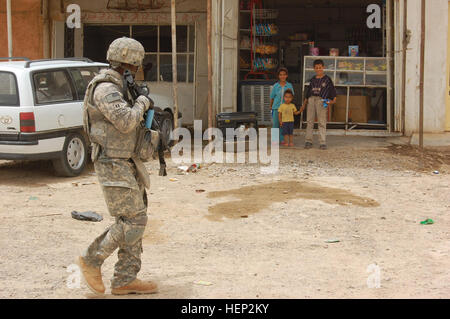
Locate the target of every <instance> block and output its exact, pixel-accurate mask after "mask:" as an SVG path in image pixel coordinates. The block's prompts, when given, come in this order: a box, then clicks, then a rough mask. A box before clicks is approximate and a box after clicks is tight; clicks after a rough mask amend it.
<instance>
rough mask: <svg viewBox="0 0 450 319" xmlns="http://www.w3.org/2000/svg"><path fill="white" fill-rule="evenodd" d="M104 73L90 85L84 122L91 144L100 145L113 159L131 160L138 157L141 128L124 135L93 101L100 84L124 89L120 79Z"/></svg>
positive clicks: (87, 91) (85, 101) (108, 72)
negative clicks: (107, 83) (137, 142)
mask: <svg viewBox="0 0 450 319" xmlns="http://www.w3.org/2000/svg"><path fill="white" fill-rule="evenodd" d="M110 71H111V70H107V71H103V72H101V73H100V74H99V75H97V76H96V77H95V78H94V79H93V80H92V81H91V82H90V83H89V85H88V87H87V90H86V96H85V98H84V104H83V122H84V129H85V131H86V134H87V135H88V137H89V140H90V142H91V143H96V144H99V145H100V146H101V147H102V149H103V151H104V153H105V155H106V156H108V157H112V158H131V157H133V156H135V155H136V153H135V150H136V140H137V131H138V130H139V126H138V127H136V129H134V130H133V131H131V132H129V133H126V134H124V133H122V132H120V131H119V130H118V129H116V127H115V126H114V125H113V124H112V123H111V122H110V121H109V120H108V119H107V118H106V117H105V116H104V115H103V114H102V112H100V110H99V109H98V107H97V105H95V102H94V100H93V98H94V91H95V89H96V87H97V85H98V84H100V83H105V82H109V83H113V84H115V85H117V86H118V87H119V88H122V87H123V83H122V82H121V80H120V79H117V77H115V76H113V75H112V74H111V73H110Z"/></svg>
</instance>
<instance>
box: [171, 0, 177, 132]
mask: <svg viewBox="0 0 450 319" xmlns="http://www.w3.org/2000/svg"><path fill="white" fill-rule="evenodd" d="M171 18H172V21H171V24H172V74H173V76H172V83H173V103H174V113H175V114H174V126H175V128H177V127H178V69H177V19H176V6H175V0H171Z"/></svg>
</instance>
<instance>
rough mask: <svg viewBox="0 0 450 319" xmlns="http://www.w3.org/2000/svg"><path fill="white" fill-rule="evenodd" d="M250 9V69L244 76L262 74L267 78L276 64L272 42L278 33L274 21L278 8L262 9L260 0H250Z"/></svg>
mask: <svg viewBox="0 0 450 319" xmlns="http://www.w3.org/2000/svg"><path fill="white" fill-rule="evenodd" d="M250 7H251V9H250V11H251V27H250V36H251V59H252V60H251V68H252V69H251V71H250V72H249V73H248V74H247V75H246V76H245V77H244V79H247V78H248V77H249V76H250V75H255V76H264V77H265V78H266V79H268V78H269V77H268V74H269V73H273V70H274V69H276V68H277V66H278V60H277V59H276V58H275V56H274V55H275V54H276V53H277V52H278V46H277V45H276V44H275V43H274V40H273V37H274V36H276V35H278V32H279V30H278V26H277V25H276V24H275V23H274V22H275V21H274V20H276V19H277V18H278V10H273V9H264V8H263V1H262V0H250Z"/></svg>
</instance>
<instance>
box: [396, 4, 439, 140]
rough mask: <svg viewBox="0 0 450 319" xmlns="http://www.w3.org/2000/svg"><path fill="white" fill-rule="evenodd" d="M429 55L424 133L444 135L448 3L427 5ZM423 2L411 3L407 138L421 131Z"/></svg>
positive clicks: (427, 47)
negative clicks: (442, 133)
mask: <svg viewBox="0 0 450 319" xmlns="http://www.w3.org/2000/svg"><path fill="white" fill-rule="evenodd" d="M426 4H427V8H426V19H427V24H426V27H427V31H426V47H425V50H426V53H425V84H424V85H425V103H424V114H425V120H424V130H425V132H427V133H441V132H444V131H445V116H446V91H447V88H446V85H447V84H446V83H447V79H446V78H447V72H446V70H447V46H446V43H447V36H448V34H447V33H448V0H433V1H426ZM420 15H421V1H420V0H408V29H409V30H411V42H410V43H409V45H408V51H407V61H406V63H407V73H406V77H407V82H406V110H405V135H407V136H410V135H412V134H413V133H417V132H418V131H419V105H420V104H419V103H420V95H419V92H420V91H419V85H420V74H419V71H420V32H421V25H420V21H421V16H420Z"/></svg>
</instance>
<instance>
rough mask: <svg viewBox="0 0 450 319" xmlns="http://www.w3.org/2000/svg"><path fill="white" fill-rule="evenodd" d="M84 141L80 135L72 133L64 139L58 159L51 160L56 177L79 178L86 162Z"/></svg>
mask: <svg viewBox="0 0 450 319" xmlns="http://www.w3.org/2000/svg"><path fill="white" fill-rule="evenodd" d="M87 157H88V152H87V147H86V141H85V139H84V138H83V136H82V135H81V134H78V133H72V134H70V135H69V136H67V137H66V141H65V142H64V147H63V150H62V152H61V155H60V157H59V158H57V159H55V160H53V167H54V169H55V171H56V175H58V176H64V177H75V176H79V175H80V174H81V173H82V172H83V170H84V168H85V166H86V162H87Z"/></svg>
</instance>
